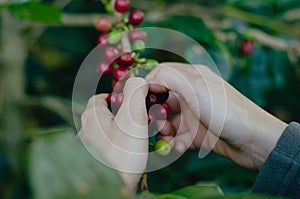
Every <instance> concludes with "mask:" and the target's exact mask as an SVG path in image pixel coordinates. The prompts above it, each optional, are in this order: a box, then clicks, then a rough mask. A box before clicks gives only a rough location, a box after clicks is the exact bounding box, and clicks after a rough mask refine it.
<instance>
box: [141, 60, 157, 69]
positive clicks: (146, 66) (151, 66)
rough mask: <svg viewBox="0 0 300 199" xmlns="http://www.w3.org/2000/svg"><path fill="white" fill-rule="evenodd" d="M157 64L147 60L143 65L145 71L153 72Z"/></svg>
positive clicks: (154, 61)
mask: <svg viewBox="0 0 300 199" xmlns="http://www.w3.org/2000/svg"><path fill="white" fill-rule="evenodd" d="M158 64H159V63H158V62H157V61H156V60H155V59H147V61H146V63H145V64H144V66H145V69H146V70H149V71H151V70H153V69H154V68H155V67H156V66H157V65H158Z"/></svg>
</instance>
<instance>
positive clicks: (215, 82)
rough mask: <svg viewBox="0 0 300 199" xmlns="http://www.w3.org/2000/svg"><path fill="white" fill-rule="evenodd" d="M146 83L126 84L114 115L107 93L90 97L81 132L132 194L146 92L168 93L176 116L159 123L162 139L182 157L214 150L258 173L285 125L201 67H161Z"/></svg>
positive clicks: (144, 144) (143, 156) (142, 149)
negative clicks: (193, 150) (185, 153)
mask: <svg viewBox="0 0 300 199" xmlns="http://www.w3.org/2000/svg"><path fill="white" fill-rule="evenodd" d="M146 81H147V82H146ZM146 81H145V80H144V79H141V78H130V79H128V80H127V82H126V84H125V87H124V96H125V98H124V102H123V104H122V106H121V108H120V110H119V111H118V113H117V115H116V116H113V114H112V113H111V112H110V111H109V109H108V105H107V102H106V97H107V94H100V95H96V96H94V97H92V98H91V99H90V101H89V103H88V105H87V108H86V110H85V111H84V113H83V115H82V128H81V130H80V132H79V137H80V139H81V140H83V142H84V143H86V144H87V147H88V145H92V146H93V147H94V148H95V149H96V150H97V151H98V152H99V153H101V154H102V155H103V156H104V158H106V160H107V161H108V162H109V164H110V165H111V166H112V167H113V168H115V169H117V170H118V171H119V173H120V176H121V177H122V179H123V181H124V182H125V184H126V185H127V188H128V192H130V193H134V190H135V189H136V186H137V184H138V182H139V179H140V176H141V174H142V173H143V171H144V169H145V167H146V163H147V158H148V154H147V153H148V128H147V122H148V120H147V113H146V107H145V97H146V95H147V92H148V89H150V90H151V91H152V92H154V93H161V92H166V91H169V92H170V96H169V98H168V100H167V101H166V103H167V104H168V105H169V106H170V108H171V111H172V115H171V116H170V117H168V118H167V120H165V121H157V126H158V128H159V129H160V135H158V138H159V139H165V140H167V141H169V142H170V143H171V145H172V148H173V149H174V150H176V151H178V152H179V153H184V152H185V151H186V150H187V149H200V148H201V147H202V148H205V149H212V150H213V151H214V152H216V153H217V154H220V155H222V156H224V157H227V158H229V159H231V160H233V161H234V162H236V163H237V164H239V165H241V166H243V167H245V168H248V169H251V170H255V171H259V170H260V169H261V167H262V165H263V164H264V162H265V160H266V159H267V157H268V155H269V154H270V152H271V151H272V150H273V148H274V147H275V145H276V143H277V141H278V139H279V137H280V136H281V134H282V133H283V131H284V129H285V128H286V127H287V124H286V123H284V122H282V121H280V120H279V119H277V118H275V117H274V116H272V115H271V114H269V113H267V112H266V111H264V110H263V109H261V108H260V107H259V106H257V105H256V104H254V103H253V102H252V101H250V100H249V99H248V98H246V97H245V96H243V95H242V94H241V93H240V92H238V91H237V90H236V89H234V88H233V87H232V86H231V85H230V84H228V83H227V82H226V81H224V80H223V79H222V78H221V77H219V76H218V75H216V74H215V73H214V72H212V71H211V70H210V69H209V68H208V67H206V66H203V65H188V64H181V63H162V64H160V65H159V66H157V67H156V68H155V69H154V70H153V71H152V72H150V73H149V75H148V76H147V77H146ZM148 85H149V86H148ZM137 124H138V125H137ZM195 127H196V128H195ZM208 129H209V130H208ZM219 130H221V131H220V132H219ZM107 138H108V139H107Z"/></svg>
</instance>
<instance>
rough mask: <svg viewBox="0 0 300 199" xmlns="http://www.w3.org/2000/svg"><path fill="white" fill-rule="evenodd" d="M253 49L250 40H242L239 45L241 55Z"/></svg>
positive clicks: (249, 52) (247, 53) (249, 53)
mask: <svg viewBox="0 0 300 199" xmlns="http://www.w3.org/2000/svg"><path fill="white" fill-rule="evenodd" d="M253 50H254V43H253V41H250V40H243V41H242V43H241V46H240V53H241V54H242V55H245V56H248V55H251V54H252V52H253Z"/></svg>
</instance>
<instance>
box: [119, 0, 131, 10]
mask: <svg viewBox="0 0 300 199" xmlns="http://www.w3.org/2000/svg"><path fill="white" fill-rule="evenodd" d="M129 7H130V2H129V0H116V2H115V9H116V11H118V12H126V11H127V10H128V9H129Z"/></svg>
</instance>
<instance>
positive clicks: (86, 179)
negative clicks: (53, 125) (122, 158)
mask: <svg viewBox="0 0 300 199" xmlns="http://www.w3.org/2000/svg"><path fill="white" fill-rule="evenodd" d="M28 160H29V168H28V169H29V179H30V181H31V187H32V192H33V195H34V198H38V199H58V198H96V196H98V197H100V196H101V197H102V196H104V198H123V197H122V196H121V194H120V189H121V188H122V186H123V184H122V181H121V179H120V177H119V176H118V174H117V173H116V172H115V171H114V170H113V169H110V168H108V167H106V166H105V165H103V164H101V163H100V162H98V161H96V160H95V159H94V158H93V157H92V156H91V155H90V154H89V153H88V152H87V151H86V149H85V148H84V147H83V145H82V144H81V143H80V141H79V140H78V139H77V138H76V137H75V134H74V133H73V132H70V131H69V132H67V131H66V130H64V131H56V132H55V133H49V134H43V135H41V136H38V137H37V138H35V139H34V141H33V143H32V144H31V145H30V148H29V156H28Z"/></svg>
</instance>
